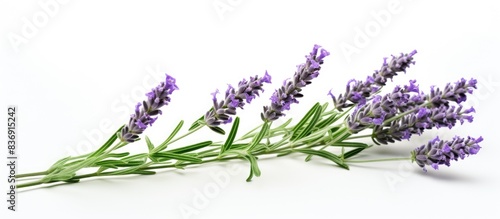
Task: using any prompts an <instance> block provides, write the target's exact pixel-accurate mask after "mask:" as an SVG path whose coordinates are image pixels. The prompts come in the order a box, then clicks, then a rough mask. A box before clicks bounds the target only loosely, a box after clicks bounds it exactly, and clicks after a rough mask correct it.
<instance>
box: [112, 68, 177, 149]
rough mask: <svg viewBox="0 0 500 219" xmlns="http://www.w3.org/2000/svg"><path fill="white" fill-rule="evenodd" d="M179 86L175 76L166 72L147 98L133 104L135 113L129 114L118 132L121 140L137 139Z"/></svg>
mask: <svg viewBox="0 0 500 219" xmlns="http://www.w3.org/2000/svg"><path fill="white" fill-rule="evenodd" d="M178 89H179V88H178V87H177V85H176V84H175V78H173V77H171V76H170V75H168V74H166V79H165V81H164V82H161V83H160V85H158V86H157V87H156V88H154V89H152V90H151V92H149V93H147V94H146V96H147V100H145V101H143V102H142V104H141V103H137V105H136V106H135V113H134V114H132V115H131V116H130V120H129V123H128V124H127V125H125V126H124V127H123V128H122V130H121V131H120V132H119V133H118V138H119V139H120V140H121V141H122V142H128V143H132V142H135V141H137V140H139V135H140V134H142V133H143V132H144V130H146V128H147V127H148V126H151V125H153V123H154V122H155V121H156V119H157V118H158V117H155V116H157V115H161V114H162V112H161V110H160V108H161V107H162V106H165V105H168V103H169V102H170V95H171V94H172V92H174V90H178Z"/></svg>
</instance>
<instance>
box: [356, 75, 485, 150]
mask: <svg viewBox="0 0 500 219" xmlns="http://www.w3.org/2000/svg"><path fill="white" fill-rule="evenodd" d="M415 82H416V81H414V80H412V81H410V84H409V85H406V86H404V87H400V86H396V88H394V90H393V91H392V92H391V93H388V94H386V95H384V96H380V95H376V96H375V97H374V98H373V99H372V100H371V101H370V102H369V103H366V104H360V105H358V106H357V108H356V109H355V110H354V112H353V114H352V115H351V116H350V117H349V118H348V120H347V124H348V128H349V129H350V131H351V133H358V132H360V131H362V130H364V129H366V128H372V129H373V134H372V137H373V139H374V140H376V141H377V142H379V143H382V144H388V143H389V142H390V143H394V142H395V141H401V140H402V139H409V138H410V137H411V136H412V135H413V134H418V135H420V134H421V133H422V132H423V131H424V130H425V129H432V128H441V127H448V128H452V127H454V126H455V124H456V123H457V121H460V123H464V121H468V122H472V120H473V117H472V116H471V115H470V114H471V113H473V112H475V110H474V108H472V107H471V108H469V109H463V107H462V106H461V105H460V103H461V102H463V101H465V100H466V98H467V97H466V94H467V93H472V91H473V89H476V83H477V81H476V80H475V79H471V80H469V81H467V80H465V79H461V80H459V81H458V82H456V83H455V84H453V85H452V84H447V85H446V87H445V89H444V90H443V91H440V90H439V89H437V90H435V89H434V87H433V88H431V93H430V94H429V95H425V94H424V93H423V92H420V91H419V88H418V86H417V85H416V84H415ZM452 102H454V103H457V104H458V105H456V106H455V105H450V103H452Z"/></svg>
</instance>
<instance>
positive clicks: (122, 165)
mask: <svg viewBox="0 0 500 219" xmlns="http://www.w3.org/2000/svg"><path fill="white" fill-rule="evenodd" d="M144 163H146V160H132V161H129V162H127V163H124V164H117V165H116V166H118V167H133V166H139V165H142V164H144Z"/></svg>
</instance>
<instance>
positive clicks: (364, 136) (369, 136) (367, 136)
mask: <svg viewBox="0 0 500 219" xmlns="http://www.w3.org/2000/svg"><path fill="white" fill-rule="evenodd" d="M371 137H372V135H371V134H369V135H358V136H352V137H348V138H346V139H345V140H351V139H359V138H371Z"/></svg>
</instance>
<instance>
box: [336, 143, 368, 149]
mask: <svg viewBox="0 0 500 219" xmlns="http://www.w3.org/2000/svg"><path fill="white" fill-rule="evenodd" d="M332 146H340V147H351V148H367V147H368V145H367V144H365V143H361V142H337V143H333V144H332Z"/></svg>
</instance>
